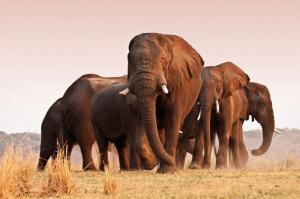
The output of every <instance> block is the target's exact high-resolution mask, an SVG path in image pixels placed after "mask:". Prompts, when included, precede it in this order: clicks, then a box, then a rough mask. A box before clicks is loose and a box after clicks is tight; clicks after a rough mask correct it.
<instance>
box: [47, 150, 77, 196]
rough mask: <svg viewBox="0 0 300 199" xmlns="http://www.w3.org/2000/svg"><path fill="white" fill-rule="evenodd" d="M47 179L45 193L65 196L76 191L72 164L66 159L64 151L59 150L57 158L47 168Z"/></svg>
mask: <svg viewBox="0 0 300 199" xmlns="http://www.w3.org/2000/svg"><path fill="white" fill-rule="evenodd" d="M45 178H46V179H45V180H44V183H43V185H42V187H43V195H46V196H51V195H55V196H63V195H70V194H73V193H74V192H76V190H77V186H76V181H75V179H74V178H73V174H72V172H71V170H70V164H69V162H68V161H66V160H65V159H64V153H63V151H62V150H59V152H58V153H57V157H56V159H55V160H52V161H51V162H50V164H48V166H47V167H46V170H45Z"/></svg>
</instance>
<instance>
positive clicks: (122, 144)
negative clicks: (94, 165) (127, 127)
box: [115, 136, 130, 170]
mask: <svg viewBox="0 0 300 199" xmlns="http://www.w3.org/2000/svg"><path fill="white" fill-rule="evenodd" d="M115 145H116V148H117V151H118V154H119V162H120V169H121V170H129V167H130V166H129V157H128V156H129V155H128V142H127V139H126V138H125V136H122V137H121V138H119V139H117V140H116V142H115Z"/></svg>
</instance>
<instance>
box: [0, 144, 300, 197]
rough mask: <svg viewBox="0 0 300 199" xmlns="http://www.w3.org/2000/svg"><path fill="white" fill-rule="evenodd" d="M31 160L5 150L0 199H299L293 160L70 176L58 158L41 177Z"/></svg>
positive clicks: (297, 164)
mask: <svg viewBox="0 0 300 199" xmlns="http://www.w3.org/2000/svg"><path fill="white" fill-rule="evenodd" d="M32 158H35V160H32ZM36 158H37V157H36V156H32V155H30V154H28V155H24V153H23V152H21V150H19V149H18V150H17V149H15V150H14V149H12V148H7V149H6V152H5V154H4V155H3V156H2V157H1V160H0V198H28V199H29V198H56V197H60V198H86V199H92V198H142V199H143V198H225V199H226V198H300V161H299V160H298V159H295V158H292V157H289V158H287V159H286V160H284V161H277V162H276V161H275V162H270V161H269V162H268V161H265V162H263V161H262V160H260V161H258V162H256V163H253V162H251V164H252V165H250V166H251V167H250V169H247V170H233V169H225V170H214V169H211V170H183V171H179V172H178V173H177V174H156V173H155V171H134V172H118V171H116V170H114V169H106V170H105V172H82V171H71V170H70V168H69V163H68V162H66V161H64V160H63V158H62V154H61V153H59V154H58V157H57V159H56V160H55V161H53V162H52V163H51V164H49V165H48V166H47V168H46V171H45V172H36V171H34V170H35V167H36V163H37V159H36ZM99 182H100V183H99Z"/></svg>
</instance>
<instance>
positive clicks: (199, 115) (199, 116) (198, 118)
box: [197, 109, 201, 121]
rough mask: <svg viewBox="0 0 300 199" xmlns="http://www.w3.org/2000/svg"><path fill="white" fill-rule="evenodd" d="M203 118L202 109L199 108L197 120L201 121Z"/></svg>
mask: <svg viewBox="0 0 300 199" xmlns="http://www.w3.org/2000/svg"><path fill="white" fill-rule="evenodd" d="M200 118H201V109H200V110H199V114H198V117H197V121H199V120H200Z"/></svg>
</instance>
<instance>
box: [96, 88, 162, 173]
mask: <svg viewBox="0 0 300 199" xmlns="http://www.w3.org/2000/svg"><path fill="white" fill-rule="evenodd" d="M127 87H128V84H125V83H116V84H113V85H111V86H109V87H106V88H104V89H102V90H100V91H99V92H98V93H97V94H96V95H95V96H94V97H93V100H92V108H91V110H92V123H93V126H94V132H95V136H96V140H97V143H98V146H99V152H100V160H101V161H100V166H99V168H100V170H104V166H107V165H109V162H108V158H107V147H108V144H109V142H111V143H114V144H115V146H116V148H117V151H118V154H119V162H120V169H121V170H128V169H139V168H140V163H141V164H142V166H143V168H147V169H152V168H153V167H154V166H155V165H156V162H157V160H156V157H155V156H154V155H153V152H152V150H151V148H150V147H148V148H146V147H147V146H148V145H149V144H143V143H141V144H139V145H138V146H137V143H136V132H137V127H138V126H139V117H138V110H137V102H136V97H135V96H134V95H130V94H129V95H126V96H124V95H120V94H119V92H120V91H122V90H124V89H125V88H127ZM139 130H141V129H139ZM145 141H147V140H145ZM137 150H140V151H141V152H142V154H141V153H139V154H141V155H142V156H141V158H142V162H140V160H139V157H138V155H137V152H136V151H137ZM143 157H144V158H143ZM145 157H146V158H145ZM129 159H130V160H129ZM148 160H150V163H149V162H148ZM153 162H154V163H153ZM149 164H151V165H149ZM149 166H150V168H149Z"/></svg>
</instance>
